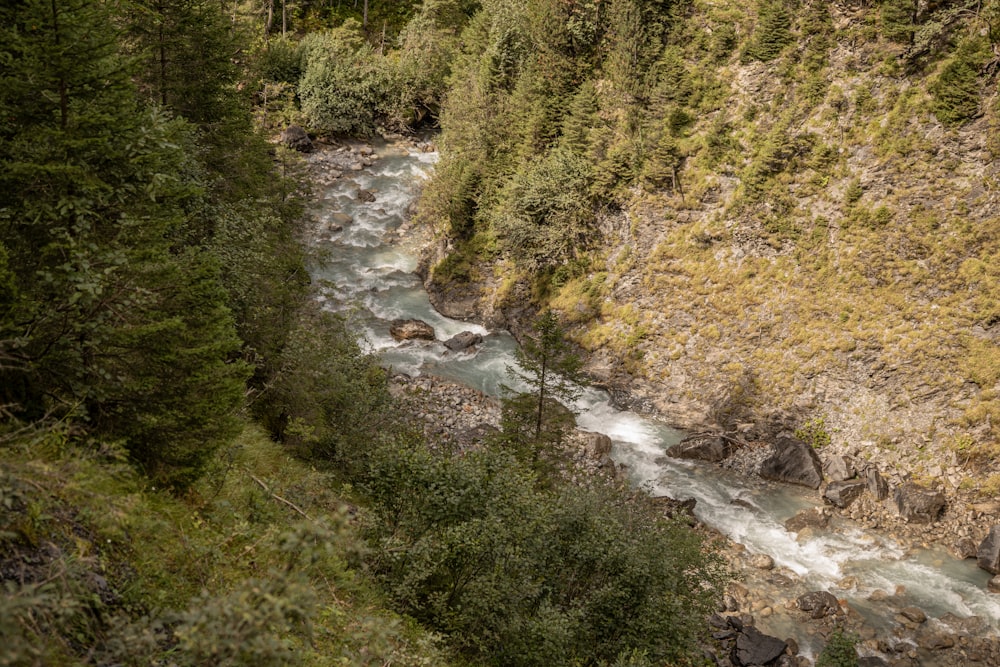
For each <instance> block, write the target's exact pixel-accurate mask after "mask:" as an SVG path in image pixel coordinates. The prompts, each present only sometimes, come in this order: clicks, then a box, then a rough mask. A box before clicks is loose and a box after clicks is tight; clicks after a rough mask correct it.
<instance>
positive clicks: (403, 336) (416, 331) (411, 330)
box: [389, 320, 434, 341]
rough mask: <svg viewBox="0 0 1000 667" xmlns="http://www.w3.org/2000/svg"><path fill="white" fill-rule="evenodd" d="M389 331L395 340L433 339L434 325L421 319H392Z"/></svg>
mask: <svg viewBox="0 0 1000 667" xmlns="http://www.w3.org/2000/svg"><path fill="white" fill-rule="evenodd" d="M389 333H390V334H392V337H393V338H394V339H396V340H400V341H402V340H434V327H432V326H431V325H429V324H427V322H424V321H423V320H393V321H392V322H391V323H390V325H389Z"/></svg>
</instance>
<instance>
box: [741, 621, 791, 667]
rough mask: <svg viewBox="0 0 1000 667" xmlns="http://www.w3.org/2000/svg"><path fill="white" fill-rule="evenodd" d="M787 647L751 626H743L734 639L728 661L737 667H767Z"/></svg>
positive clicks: (779, 640) (775, 638) (782, 642)
mask: <svg viewBox="0 0 1000 667" xmlns="http://www.w3.org/2000/svg"><path fill="white" fill-rule="evenodd" d="M787 647H788V644H786V643H785V642H784V641H782V640H781V639H778V638H777V637H772V636H770V635H765V634H764V633H763V632H761V631H760V630H758V629H757V628H755V627H752V626H744V627H743V629H742V630H741V631H740V634H739V636H737V637H736V644H735V645H734V646H733V651H732V654H731V655H730V660H732V662H733V664H734V665H737V667H750V665H769V664H772V663H773V662H774V661H775V660H777V659H778V658H779V657H780V656H781V655H782V654H783V653H784V652H785V649H786V648H787Z"/></svg>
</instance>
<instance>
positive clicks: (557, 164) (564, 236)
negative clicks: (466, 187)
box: [491, 148, 594, 270]
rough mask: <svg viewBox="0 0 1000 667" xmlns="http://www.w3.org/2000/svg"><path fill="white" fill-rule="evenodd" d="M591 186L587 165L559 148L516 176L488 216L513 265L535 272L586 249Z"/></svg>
mask: <svg viewBox="0 0 1000 667" xmlns="http://www.w3.org/2000/svg"><path fill="white" fill-rule="evenodd" d="M591 180H592V176H591V167H590V165H589V164H588V162H587V160H585V159H584V158H582V157H581V156H579V155H578V154H575V153H572V152H570V151H569V150H567V149H563V148H556V149H554V150H552V151H550V152H549V153H547V154H546V155H544V156H542V157H540V158H538V159H537V160H535V161H534V162H532V163H530V164H528V165H527V166H526V169H525V171H524V172H523V173H522V172H519V173H517V174H515V175H514V176H513V178H512V179H511V180H510V181H509V182H508V183H507V185H506V186H505V187H504V188H503V190H502V191H501V192H500V195H499V201H498V204H497V206H496V207H495V208H494V210H493V211H491V223H492V227H493V229H494V230H495V231H496V235H497V237H498V239H499V240H500V243H501V247H502V248H503V250H504V251H505V252H506V253H507V254H509V255H510V256H511V257H512V258H513V259H514V260H515V261H516V262H517V263H518V264H521V265H523V266H525V267H527V268H529V269H532V270H537V269H541V268H544V267H548V266H554V265H556V264H559V263H561V262H564V261H566V260H569V259H572V258H573V257H574V256H575V255H576V254H577V253H578V252H579V251H580V250H582V249H584V248H586V246H587V244H588V241H589V239H590V231H591V227H592V225H593V222H594V210H593V206H592V205H591V203H590V198H589V196H588V193H589V191H590V186H591Z"/></svg>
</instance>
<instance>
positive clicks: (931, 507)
mask: <svg viewBox="0 0 1000 667" xmlns="http://www.w3.org/2000/svg"><path fill="white" fill-rule="evenodd" d="M895 499H896V509H898V510H899V516H900V517H902V518H903V519H904V520H906V521H907V522H909V523H933V522H934V521H937V519H938V517H939V516H941V513H942V512H944V507H945V499H944V494H943V493H941V492H940V491H932V490H931V489H926V488H924V487H922V486H919V485H917V484H914V483H912V482H908V483H906V484H904V485H903V486H901V487H899V488H898V489H896V494H895Z"/></svg>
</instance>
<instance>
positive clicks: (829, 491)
mask: <svg viewBox="0 0 1000 667" xmlns="http://www.w3.org/2000/svg"><path fill="white" fill-rule="evenodd" d="M867 488H868V482H865V481H860V480H850V481H842V482H830V483H829V484H828V485H827V487H826V490H825V491H824V492H823V500H826V501H828V502H829V503H831V504H833V505H836V506H837V507H839V508H841V509H843V508H845V507H848V506H849V505H850V504H851V503H853V502H854V501H855V500H857V499H858V498H859V497H860V496H861V494H862V493H864V491H865V489H867Z"/></svg>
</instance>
